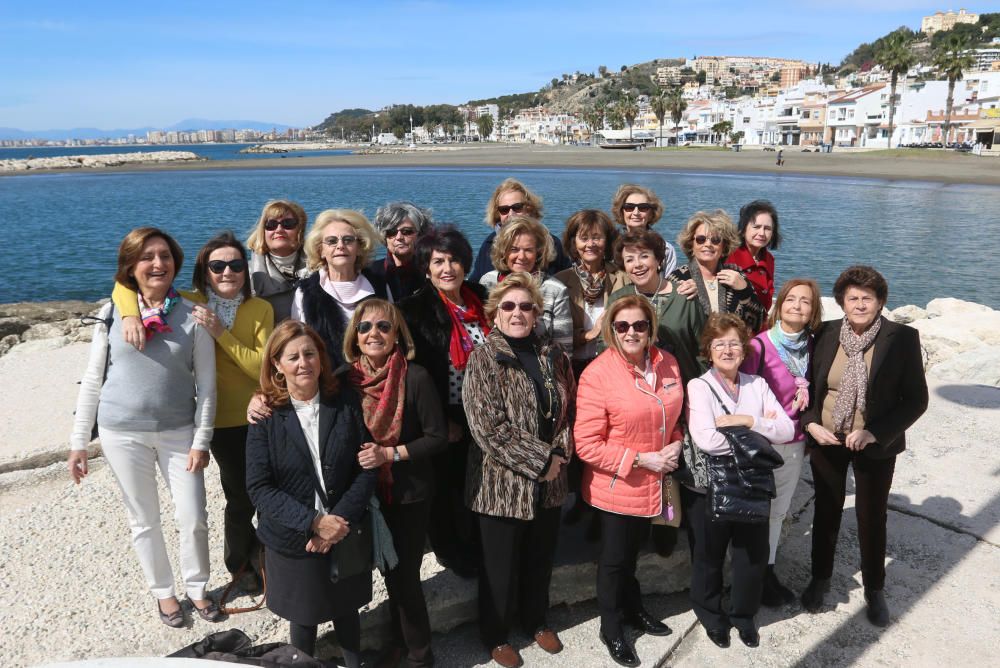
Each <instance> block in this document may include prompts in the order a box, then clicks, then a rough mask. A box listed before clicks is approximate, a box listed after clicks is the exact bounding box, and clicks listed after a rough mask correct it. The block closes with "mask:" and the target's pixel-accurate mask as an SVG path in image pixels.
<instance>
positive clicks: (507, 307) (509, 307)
mask: <svg viewBox="0 0 1000 668" xmlns="http://www.w3.org/2000/svg"><path fill="white" fill-rule="evenodd" d="M516 308H519V309H521V312H522V313H527V312H528V311H534V310H535V305H534V304H533V303H532V302H518V303H516V304H515V303H514V302H500V310H501V311H503V312H505V313H510V312H512V311H513V310H514V309H516Z"/></svg>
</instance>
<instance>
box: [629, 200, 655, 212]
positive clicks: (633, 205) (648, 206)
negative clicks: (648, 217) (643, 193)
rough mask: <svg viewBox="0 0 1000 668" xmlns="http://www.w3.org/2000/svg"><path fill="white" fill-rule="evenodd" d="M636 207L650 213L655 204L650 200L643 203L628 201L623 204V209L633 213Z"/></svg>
mask: <svg viewBox="0 0 1000 668" xmlns="http://www.w3.org/2000/svg"><path fill="white" fill-rule="evenodd" d="M636 209H639V211H640V212H642V213H649V212H650V211H652V210H653V205H652V204H650V203H649V202H643V203H642V204H636V203H635V202H626V203H625V204H622V211H625V212H627V213H632V212H633V211H635V210H636Z"/></svg>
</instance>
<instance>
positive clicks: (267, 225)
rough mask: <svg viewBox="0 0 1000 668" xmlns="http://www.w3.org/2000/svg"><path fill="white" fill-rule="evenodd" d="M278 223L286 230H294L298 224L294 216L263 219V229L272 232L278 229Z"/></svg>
mask: <svg viewBox="0 0 1000 668" xmlns="http://www.w3.org/2000/svg"><path fill="white" fill-rule="evenodd" d="M278 225H281V226H282V227H283V228H285V229H286V230H294V229H295V228H296V227H298V226H299V221H297V220H295V219H294V218H283V219H281V220H265V221H264V229H265V230H267V231H268V232H274V231H275V230H276V229H278Z"/></svg>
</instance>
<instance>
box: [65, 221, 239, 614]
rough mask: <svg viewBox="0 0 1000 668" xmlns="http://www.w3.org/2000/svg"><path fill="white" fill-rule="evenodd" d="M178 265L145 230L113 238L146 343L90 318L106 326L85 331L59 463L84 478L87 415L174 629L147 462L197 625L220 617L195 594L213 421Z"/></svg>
mask: <svg viewBox="0 0 1000 668" xmlns="http://www.w3.org/2000/svg"><path fill="white" fill-rule="evenodd" d="M183 259H184V254H183V252H182V251H181V248H180V246H179V245H178V244H177V242H176V241H174V239H173V238H172V237H170V235H168V234H166V233H165V232H162V231H161V230H158V229H156V228H153V227H140V228H137V229H134V230H132V231H131V232H129V233H128V234H127V235H126V236H125V238H124V239H123V240H122V243H121V246H120V247H119V249H118V272H117V274H116V275H115V279H116V280H117V281H118V282H119V283H121V284H123V285H127V286H129V287H130V288H132V289H133V290H136V291H137V292H138V296H139V308H140V313H141V318H142V324H143V326H144V328H145V334H146V345H145V347H144V348H143V350H141V351H140V350H137V349H136V348H134V347H132V346H131V345H130V344H128V343H127V342H126V341H125V340H124V338H123V336H122V334H121V315H120V314H119V313H118V312H117V311H115V310H113V309H112V307H111V305H110V304H108V305H107V306H105V307H104V308H103V309H101V312H100V316H99V317H100V318H101V319H104V320H105V321H109V316H110V328H106V327H105V325H104V323H101V324H98V325H96V326H95V328H94V339H93V343H92V345H91V349H90V361H89V363H88V366H87V371H86V374H85V375H84V378H83V381H82V382H81V383H80V395H79V397H78V399H77V407H76V419H75V422H74V425H73V434H72V436H71V438H70V444H71V451H70V455H69V462H68V464H69V471H70V475H71V476H72V477H73V480H74V481H75V482H77V483H79V482H80V480H81V479H82V478H83V477H84V476H86V475H87V443H88V441H89V440H90V434H91V429H92V427H93V424H94V420H95V418H96V420H97V427H98V433H99V435H100V438H101V449H102V451H103V453H104V457H105V458H106V459H107V461H108V464H109V465H110V466H111V471H112V472H113V473H114V475H115V478H116V480H117V481H118V485H119V486H120V488H121V491H122V497H123V500H124V502H125V508H126V510H127V512H128V518H129V525H130V526H131V529H132V545H133V547H134V548H135V551H136V555H137V556H138V557H139V564H140V565H141V566H142V570H143V573H144V575H145V576H146V581H147V583H148V585H149V589H150V591H151V592H152V594H153V596H154V597H156V599H157V608H158V612H159V616H160V620H161V621H163V623H164V624H166V625H167V626H171V627H175V628H177V627H180V626H183V625H184V613H183V611H182V609H181V606H180V603H179V602H178V600H177V597H176V596H175V594H174V574H173V571H172V569H171V567H170V561H169V560H168V558H167V550H166V544H165V541H164V538H163V530H162V528H161V525H160V501H159V496H158V494H157V485H156V467H157V466H159V468H160V472H161V474H162V475H163V478H164V481H165V482H166V484H167V488H168V489H169V490H170V495H171V497H172V498H173V500H174V505H175V507H176V514H175V519H176V521H177V525H178V529H179V532H180V560H181V575H182V577H183V579H184V586H185V590H186V593H187V596H188V598H189V599H190V601H191V603H192V605H193V606H194V608H195V610H196V611H197V612H198V614H199V615H200V616H201V617H202V619H205V620H206V621H212V622H214V621H218V620H219V618H220V617H221V613H220V612H219V609H218V607H217V606H216V605H215V603H213V602H212V601H211V600H210V599H209V598H208V597H207V594H206V591H205V590H206V587H207V585H208V576H209V562H208V522H207V511H206V502H205V479H204V474H203V473H202V471H203V470H204V468H205V467H206V466H207V465H208V461H209V454H208V453H209V441H210V440H211V438H212V425H213V423H214V421H215V343H214V341H213V339H212V337H211V335H210V334H209V333H208V332H207V331H206V330H205V329H204V328H203V327H200V326H198V325H197V324H196V322H195V319H194V317H193V315H192V309H193V304H192V303H191V302H189V301H187V300H186V299H183V298H182V297H181V296H180V295H179V294H178V293H177V291H176V290H175V289H174V287H173V281H174V277H175V276H176V275H177V272H178V270H179V269H180V267H181V263H182V262H183ZM109 329H110V331H109ZM102 377H103V378H104V380H103V383H102Z"/></svg>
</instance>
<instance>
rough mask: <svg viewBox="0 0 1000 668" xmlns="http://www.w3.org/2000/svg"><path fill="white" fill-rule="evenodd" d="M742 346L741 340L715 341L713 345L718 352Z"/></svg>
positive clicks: (713, 348)
mask: <svg viewBox="0 0 1000 668" xmlns="http://www.w3.org/2000/svg"><path fill="white" fill-rule="evenodd" d="M742 347H743V344H742V343H740V342H739V341H714V342H713V343H712V346H711V348H712V350H714V351H716V352H720V351H723V350H732V349H734V348H735V349H739V348H742Z"/></svg>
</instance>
